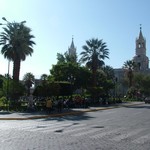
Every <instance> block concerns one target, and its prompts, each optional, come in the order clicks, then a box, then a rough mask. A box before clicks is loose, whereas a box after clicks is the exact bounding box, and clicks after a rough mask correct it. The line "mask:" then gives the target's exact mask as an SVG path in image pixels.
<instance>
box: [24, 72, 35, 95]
mask: <svg viewBox="0 0 150 150" xmlns="http://www.w3.org/2000/svg"><path fill="white" fill-rule="evenodd" d="M34 80H35V78H34V75H33V74H32V73H30V72H29V73H26V74H25V75H24V77H23V81H24V83H25V86H26V87H27V95H28V96H29V95H30V88H31V87H32V85H33V83H34Z"/></svg>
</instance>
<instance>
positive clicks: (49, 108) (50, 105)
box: [46, 98, 52, 113]
mask: <svg viewBox="0 0 150 150" xmlns="http://www.w3.org/2000/svg"><path fill="white" fill-rule="evenodd" d="M46 110H47V113H50V112H51V110H52V100H51V99H50V98H48V99H47V101H46Z"/></svg>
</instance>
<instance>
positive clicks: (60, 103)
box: [46, 98, 63, 113]
mask: <svg viewBox="0 0 150 150" xmlns="http://www.w3.org/2000/svg"><path fill="white" fill-rule="evenodd" d="M54 106H56V107H57V111H58V112H61V111H62V109H63V100H62V99H59V100H58V101H55V102H53V101H52V99H51V98H47V100H46V111H47V113H51V111H52V110H53V109H54Z"/></svg>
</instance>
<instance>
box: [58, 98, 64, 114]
mask: <svg viewBox="0 0 150 150" xmlns="http://www.w3.org/2000/svg"><path fill="white" fill-rule="evenodd" d="M62 104H63V102H62V100H61V99H59V100H58V103H57V109H58V112H61V111H62V107H63V106H62Z"/></svg>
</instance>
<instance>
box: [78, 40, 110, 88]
mask: <svg viewBox="0 0 150 150" xmlns="http://www.w3.org/2000/svg"><path fill="white" fill-rule="evenodd" d="M82 48H83V50H84V51H82V52H81V53H80V55H81V59H80V62H81V63H86V66H87V67H88V68H89V69H90V70H91V71H92V80H93V82H92V84H93V86H96V84H97V76H96V73H97V70H98V69H99V68H102V66H104V65H105V63H104V59H105V58H109V57H108V55H109V50H108V49H107V45H106V43H105V42H103V40H98V39H94V38H93V39H91V40H87V41H86V45H84V46H83V47H82Z"/></svg>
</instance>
